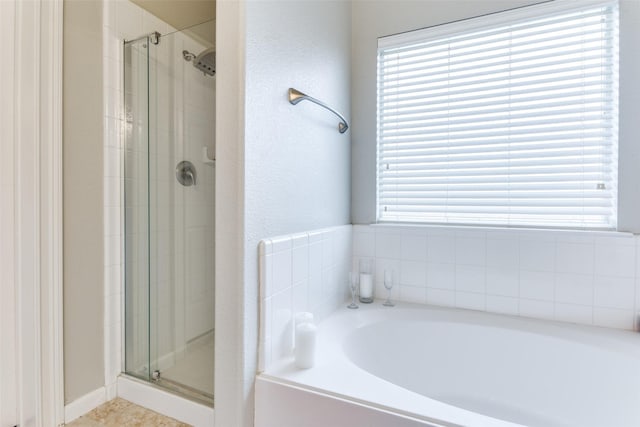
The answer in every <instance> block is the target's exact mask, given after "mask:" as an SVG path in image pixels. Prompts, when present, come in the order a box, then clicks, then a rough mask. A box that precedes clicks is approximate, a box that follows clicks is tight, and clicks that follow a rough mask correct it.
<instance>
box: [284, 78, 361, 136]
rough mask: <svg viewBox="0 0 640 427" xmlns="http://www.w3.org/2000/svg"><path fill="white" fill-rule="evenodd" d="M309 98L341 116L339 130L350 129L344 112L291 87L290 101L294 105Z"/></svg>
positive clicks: (342, 131) (343, 131)
mask: <svg viewBox="0 0 640 427" xmlns="http://www.w3.org/2000/svg"><path fill="white" fill-rule="evenodd" d="M305 99H306V100H307V101H311V102H313V103H314V104H318V105H319V106H321V107H323V108H326V109H327V110H329V111H331V112H332V113H333V114H335V115H336V116H338V117H339V118H340V120H341V121H340V123H338V132H340V133H345V132H346V131H347V129H349V125H348V124H347V120H346V119H345V118H344V117H342V114H340V113H338V112H337V111H336V110H334V109H333V108H331V107H329V106H328V105H327V104H325V103H324V102H322V101H320V100H317V99H315V98H314V97H312V96H309V95H307V94H304V93H302V92H300V91H299V90H297V89H294V88H292V87H290V88H289V102H290V103H291V104H293V105H296V104H297V103H298V102H300V101H303V100H305Z"/></svg>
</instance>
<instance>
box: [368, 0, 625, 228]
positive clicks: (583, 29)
mask: <svg viewBox="0 0 640 427" xmlns="http://www.w3.org/2000/svg"><path fill="white" fill-rule="evenodd" d="M617 39H618V9H617V3H613V2H608V3H602V2H600V3H595V2H593V1H590V2H586V1H583V2H552V3H545V4H543V5H538V6H532V7H527V8H522V9H517V10H513V11H507V12H502V13H499V14H494V15H488V16H483V17H478V18H474V19H470V20H466V21H460V22H455V23H452V24H445V25H441V26H437V27H432V28H428V29H424V30H418V31H413V32H410V33H404V34H399V35H395V36H390V37H385V38H381V39H379V41H378V94H377V96H378V129H377V132H378V178H377V186H378V195H377V198H378V201H377V206H378V220H379V221H394V222H428V223H444V224H482V225H499V226H533V227H565V228H587V229H615V227H616V216H617V215H616V209H617V137H618V135H617V133H618V131H617V126H618V125H617V123H618V110H617V108H618V107H617V104H618V93H617V91H618V76H617V72H618V70H617V68H618V59H617V55H618V47H617V43H618V42H617Z"/></svg>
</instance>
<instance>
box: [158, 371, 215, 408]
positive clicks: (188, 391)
mask: <svg viewBox="0 0 640 427" xmlns="http://www.w3.org/2000/svg"><path fill="white" fill-rule="evenodd" d="M151 384H155V385H157V386H158V387H160V388H162V389H164V390H167V391H170V392H173V393H176V394H179V395H180V396H182V397H185V398H187V399H190V400H194V401H196V402H198V403H202V404H203V405H207V406H211V407H212V408H213V395H212V394H209V393H205V392H203V391H201V390H198V389H195V388H193V387H189V386H187V385H184V384H180V383H179V382H177V381H173V380H170V379H168V378H162V377H160V378H159V379H157V380H154V381H153V382H152V383H151Z"/></svg>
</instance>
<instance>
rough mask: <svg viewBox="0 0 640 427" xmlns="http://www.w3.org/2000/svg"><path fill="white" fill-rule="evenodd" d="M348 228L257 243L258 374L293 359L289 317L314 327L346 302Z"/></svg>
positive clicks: (349, 237)
mask: <svg viewBox="0 0 640 427" xmlns="http://www.w3.org/2000/svg"><path fill="white" fill-rule="evenodd" d="M351 228H352V227H351V226H350V225H345V226H341V227H333V228H327V229H321V230H315V231H309V232H305V233H299V234H292V235H287V236H280V237H274V238H271V239H265V240H262V241H261V242H260V245H259V251H260V346H259V353H258V371H259V372H262V371H265V370H267V369H268V368H269V367H270V366H273V365H275V364H277V363H278V362H281V361H283V360H286V359H289V358H291V356H292V349H293V337H294V329H293V327H294V325H293V317H294V315H295V314H296V313H299V312H301V311H308V312H311V313H313V314H314V319H315V322H316V323H317V322H319V321H321V320H322V319H323V318H324V317H326V316H327V315H328V314H330V313H331V312H332V311H334V310H335V309H336V308H338V307H339V306H340V305H342V304H346V303H345V301H346V300H347V299H348V298H349V295H350V293H349V290H348V289H349V288H348V273H349V271H350V269H349V267H350V254H351Z"/></svg>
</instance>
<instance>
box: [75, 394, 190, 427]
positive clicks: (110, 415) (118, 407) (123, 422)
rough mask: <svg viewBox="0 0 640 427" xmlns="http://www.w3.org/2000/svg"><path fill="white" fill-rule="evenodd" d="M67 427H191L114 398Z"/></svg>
mask: <svg viewBox="0 0 640 427" xmlns="http://www.w3.org/2000/svg"><path fill="white" fill-rule="evenodd" d="M67 426H68V427H96V426H107V427H124V426H126V427H147V426H148V427H191V426H189V424H185V423H181V422H180V421H176V420H174V419H173V418H169V417H165V416H164V415H160V414H158V413H157V412H153V411H150V410H148V409H145V408H143V407H141V406H138V405H134V404H133V403H131V402H128V401H126V400H123V399H120V398H116V399H113V400H111V401H109V402H107V403H105V404H103V405H100V406H98V407H97V408H96V409H94V410H93V411H91V412H89V413H88V414H86V415H84V416H82V417H80V418H78V419H77V420H75V421H73V422H72V423H70V424H67Z"/></svg>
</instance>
